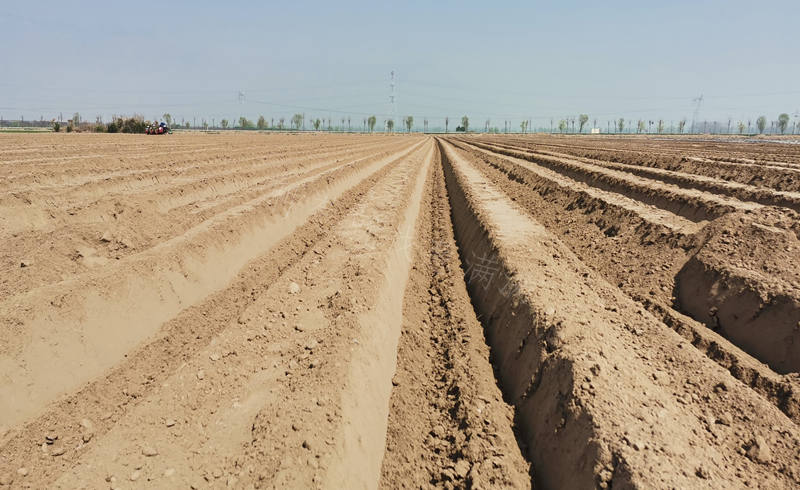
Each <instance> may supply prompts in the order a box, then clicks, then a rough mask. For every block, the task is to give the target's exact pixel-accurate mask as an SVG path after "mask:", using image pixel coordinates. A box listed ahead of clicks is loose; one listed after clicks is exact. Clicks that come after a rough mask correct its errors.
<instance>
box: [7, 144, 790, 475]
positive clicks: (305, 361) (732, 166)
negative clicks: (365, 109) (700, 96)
mask: <svg viewBox="0 0 800 490" xmlns="http://www.w3.org/2000/svg"><path fill="white" fill-rule="evenodd" d="M798 210H800V149H798V148H796V147H793V146H792V145H781V144H777V143H770V142H764V141H758V142H755V143H747V142H743V141H737V140H725V141H721V140H720V141H705V140H702V139H699V138H693V137H687V138H656V137H602V138H601V137H589V136H587V137H560V136H544V135H536V136H519V135H517V136H500V135H493V136H488V135H482V136H457V137H455V136H452V137H451V136H448V137H428V136H407V135H396V136H383V135H336V134H303V135H297V134H282V135H272V134H263V133H255V132H253V133H249V132H230V133H226V134H191V133H176V134H174V135H170V136H168V137H161V138H152V137H146V136H135V135H96V134H39V135H15V134H10V135H0V243H2V245H1V246H0V326H2V327H1V328H0V487H11V488H220V487H232V488H287V487H288V488H365V487H366V488H377V487H381V488H427V487H438V488H498V487H505V488H524V487H539V488H592V487H599V488H623V487H624V488H740V487H761V488H796V487H798V486H800V454H799V453H798V451H797V448H798V447H800V429H798V424H800V375H798V371H800V351H798V350H797V349H798V346H800V334H798V332H799V331H800V329H799V328H798V325H800V323H799V322H800V293H798V290H800V277H799V276H798V270H800V267H798V266H799V265H800V264H798V259H797V250H798V249H799V248H800V238H799V237H800V218H799V217H798V213H797V211H798Z"/></svg>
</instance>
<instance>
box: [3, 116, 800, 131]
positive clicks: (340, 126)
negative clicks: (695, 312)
mask: <svg viewBox="0 0 800 490" xmlns="http://www.w3.org/2000/svg"><path fill="white" fill-rule="evenodd" d="M798 118H800V114H795V115H794V120H793V119H792V116H790V115H789V114H788V113H781V114H779V115H778V116H777V117H776V118H775V119H769V118H767V116H764V115H761V116H759V117H757V118H755V119H745V120H734V119H733V118H730V119H728V120H726V121H687V118H681V119H680V120H678V121H675V120H671V121H667V120H665V119H649V118H647V119H642V118H639V119H626V118H624V117H621V118H619V119H617V120H607V121H605V126H603V122H602V121H600V125H598V120H597V119H596V118H595V119H594V120H591V124H590V117H589V114H579V115H577V116H568V117H565V118H561V119H558V120H556V119H550V124H549V126H548V125H546V124H543V125H540V126H538V127H534V126H532V124H531V122H532V119H527V120H523V121H520V122H519V130H518V132H521V133H528V132H536V131H539V132H548V131H549V132H551V133H565V134H566V133H570V134H571V133H575V134H581V133H588V132H601V133H622V134H684V133H700V134H702V133H711V134H742V135H744V134H800V119H798ZM160 121H163V122H165V123H166V124H167V125H168V126H169V127H171V128H181V129H203V130H210V129H213V130H232V129H236V130H257V131H289V130H292V131H301V130H313V131H339V132H344V131H353V130H356V131H359V130H360V131H364V132H370V133H372V132H374V131H375V128H376V127H377V126H378V122H379V121H378V118H377V116H375V115H371V116H368V117H364V118H363V119H362V121H361V125H360V127H359V125H358V122H356V124H355V126H356V127H355V128H354V127H353V124H352V123H353V121H352V119H351V117H349V116H347V117H344V116H343V117H341V118H339V119H338V120H336V121H334V120H333V118H331V117H313V116H306V114H303V113H296V114H294V115H292V117H291V118H289V119H288V120H287V118H285V117H283V116H280V117H277V118H274V117H273V118H270V119H267V118H266V117H265V116H264V115H259V116H258V118H257V119H256V120H255V122H254V121H253V120H251V119H248V118H247V117H246V116H239V117H235V118H230V119H229V118H222V119H220V120H219V121H217V120H216V119H210V120H209V119H207V118H200V120H199V121H198V120H197V118H192V120H191V121H188V120H184V119H181V120H180V121H178V120H176V119H175V118H173V116H172V115H171V114H170V113H164V114H162V115H161V116H157V117H154V118H152V119H146V118H145V116H144V115H142V114H134V115H131V116H120V115H114V116H112V117H111V120H110V121H108V122H104V121H103V118H102V117H101V116H97V117H96V118H95V120H94V121H91V120H87V119H86V118H83V117H82V116H81V114H80V113H77V112H76V113H74V114H73V115H72V117H71V118H67V119H66V120H64V118H63V117H62V116H59V118H58V119H52V120H50V121H47V120H45V119H44V117H41V118H40V119H39V120H26V119H25V118H24V117H23V116H20V117H19V119H16V120H8V119H4V118H3V117H2V115H0V127H12V128H13V127H34V128H35V127H40V128H47V127H50V128H51V129H52V130H53V131H56V132H61V131H65V132H72V131H75V132H108V133H143V132H144V130H145V128H146V127H147V125H148V124H158V123H159V122H160ZM381 122H382V125H383V126H382V127H383V131H385V132H390V133H391V132H394V131H395V128H396V126H399V127H400V128H401V129H402V130H404V131H405V132H407V133H411V132H414V131H419V130H420V128H419V127H417V128H416V129H415V126H414V122H415V119H414V116H411V115H407V116H404V117H402V118H401V119H400V120H399V121H395V120H394V119H393V118H386V119H383V120H382V121H381ZM443 122H444V127H443V128H442V127H441V126H440V127H438V128H437V127H433V128H431V125H430V121H429V119H428V118H424V119H423V120H422V128H421V129H422V131H424V132H428V131H431V130H432V131H433V132H437V131H442V129H443V130H444V132H445V133H447V132H449V131H450V130H451V129H452V128H451V127H450V118H449V117H444V118H443ZM689 122H690V123H691V124H690V125H689V127H688V128H687V123H689ZM491 123H492V121H491V119H486V120H485V123H484V124H481V125H479V126H478V128H477V130H476V129H473V128H472V127H470V120H469V117H468V116H466V115H464V116H462V117H461V124H459V125H457V126H456V127H455V131H456V132H475V131H478V132H486V133H509V132H515V131H514V128H515V126H514V125H513V124H512V121H510V120H505V121H502V125H501V127H498V126H492V124H491Z"/></svg>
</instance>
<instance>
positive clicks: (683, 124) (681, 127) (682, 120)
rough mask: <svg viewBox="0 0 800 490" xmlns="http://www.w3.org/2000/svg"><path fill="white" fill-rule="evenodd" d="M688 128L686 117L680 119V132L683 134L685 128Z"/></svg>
mask: <svg viewBox="0 0 800 490" xmlns="http://www.w3.org/2000/svg"><path fill="white" fill-rule="evenodd" d="M684 128H686V118H685V117H684V118H683V119H681V120H680V121H678V132H679V133H680V134H683V130H684Z"/></svg>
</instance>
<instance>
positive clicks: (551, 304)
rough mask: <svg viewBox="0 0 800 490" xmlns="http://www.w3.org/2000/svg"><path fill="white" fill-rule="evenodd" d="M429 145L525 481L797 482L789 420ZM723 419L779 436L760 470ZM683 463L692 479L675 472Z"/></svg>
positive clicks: (463, 164)
mask: <svg viewBox="0 0 800 490" xmlns="http://www.w3.org/2000/svg"><path fill="white" fill-rule="evenodd" d="M441 144H442V147H443V153H444V160H445V174H446V178H447V184H448V191H449V195H450V201H451V205H452V207H453V215H454V227H455V232H456V238H457V240H458V242H459V249H460V253H461V257H462V260H463V261H464V262H465V264H466V265H467V270H468V271H469V270H474V271H478V270H480V271H481V275H480V276H472V277H469V276H468V286H469V290H470V295H471V297H472V300H473V304H474V305H475V308H476V310H477V311H478V312H479V314H480V315H481V317H482V318H483V321H484V325H485V328H486V329H487V338H488V341H489V343H490V345H491V346H492V349H493V360H494V364H495V369H496V371H497V372H498V376H499V378H500V383H501V385H502V387H503V391H504V393H505V394H506V397H507V399H508V400H509V401H511V402H512V403H513V404H514V405H515V408H516V413H517V420H518V423H519V424H520V425H521V427H522V430H523V438H524V441H525V443H526V444H527V446H528V456H529V458H530V459H531V461H532V463H533V467H534V474H535V475H536V481H537V483H540V484H542V485H543V486H544V487H547V488H550V487H558V488H592V487H597V486H599V487H602V488H614V487H631V488H636V487H639V488H654V487H658V488H664V487H673V486H674V487H678V488H680V487H694V486H701V485H703V484H704V483H703V482H702V480H703V479H705V478H711V479H712V480H713V481H714V482H715V485H720V486H723V487H724V486H740V485H745V484H746V482H749V480H750V478H751V477H756V478H758V479H759V481H760V482H761V484H763V485H767V486H775V487H791V486H795V485H798V484H800V479H798V478H800V473H797V470H796V469H795V467H796V466H797V465H798V462H797V460H796V459H795V456H796V454H795V444H796V443H795V442H794V441H798V440H800V439H798V437H800V433H799V432H798V429H797V426H796V425H795V424H794V423H793V422H791V421H790V420H789V419H788V418H787V417H785V415H784V414H783V413H781V412H780V411H779V410H778V409H777V408H776V407H775V406H773V405H771V404H769V403H768V402H767V401H766V400H764V399H763V398H761V397H759V396H757V395H755V394H754V393H753V391H752V390H751V389H750V388H749V387H747V386H745V385H743V384H741V383H739V382H738V381H735V380H733V379H732V378H731V377H730V375H729V374H728V372H727V371H725V370H723V369H722V368H721V367H719V366H718V365H717V364H715V363H714V362H712V361H710V360H709V359H708V358H706V357H705V356H704V355H702V354H701V353H700V352H698V351H697V350H696V349H693V348H691V347H690V346H689V344H687V343H686V342H685V341H684V340H683V339H682V338H681V337H680V336H678V335H677V334H676V333H675V332H674V331H673V330H671V329H670V328H668V327H666V326H665V325H663V324H662V323H661V322H660V321H658V320H657V319H656V318H655V317H653V316H652V315H650V314H649V313H648V312H646V311H645V310H644V309H642V308H641V306H638V305H637V304H636V303H635V302H634V301H633V300H631V299H630V298H628V297H626V296H624V295H623V294H622V293H621V292H620V291H619V290H618V289H617V288H615V287H613V286H611V285H609V284H608V283H607V282H605V281H604V280H602V279H601V278H599V277H598V276H597V274H596V273H594V272H593V271H591V269H589V268H587V267H586V266H585V265H584V264H582V263H581V262H580V260H579V259H578V258H577V257H576V256H575V255H574V254H573V253H572V252H571V251H570V250H569V249H568V248H567V247H565V246H564V245H563V244H562V243H561V242H560V241H559V240H558V239H557V238H556V237H555V236H553V235H552V234H551V233H550V232H549V231H547V229H546V228H545V227H543V226H542V225H540V224H539V223H537V222H535V221H533V220H531V219H530V218H528V217H526V216H525V215H524V214H522V213H521V212H520V211H519V210H518V209H517V208H516V206H515V204H513V201H511V200H510V199H509V198H508V197H506V196H505V195H504V194H503V193H502V192H500V191H499V190H498V189H496V188H495V187H494V186H493V185H492V184H490V183H489V182H488V181H487V180H486V179H484V178H482V177H481V175H480V172H479V171H478V170H477V169H476V168H475V166H474V164H472V163H470V162H468V161H467V160H465V159H463V158H462V157H460V156H458V155H457V154H456V153H455V150H454V149H453V148H452V147H451V146H450V145H449V144H448V143H446V142H442V143H441ZM487 265H488V266H491V267H492V269H489V272H490V273H487V268H486V267H487ZM720 386H724V389H721V388H720ZM623 393H624V395H622V394H623ZM721 411H724V412H725V413H727V414H729V415H731V414H733V415H732V416H733V418H734V419H735V423H736V426H737V427H739V428H741V429H744V430H745V431H746V432H747V433H749V434H754V433H755V434H768V435H770V434H775V433H776V430H777V432H780V433H782V434H786V438H785V439H776V437H775V436H771V438H770V440H771V441H772V443H773V445H772V446H771V447H772V449H773V450H774V452H773V453H772V458H773V459H772V460H770V462H769V463H767V465H766V466H765V465H762V464H759V463H757V462H755V461H753V460H752V459H750V458H749V457H748V456H746V455H745V454H744V451H742V446H741V440H740V439H739V438H738V437H730V436H729V435H726V434H727V432H725V429H722V431H721V430H720V428H719V427H718V425H717V422H716V420H718V417H719V416H720V415H719V414H720V413H721ZM727 416H728V415H726V416H725V417H727ZM768 437H769V436H768ZM678 447H680V448H681V449H680V450H678V449H677V448H678ZM687 461H691V462H692V463H690V464H691V465H696V471H695V472H694V473H692V472H688V471H682V472H681V471H680V468H685V467H686V462H687ZM589 462H590V463H589ZM587 463H588V464H587ZM783 465H787V466H783ZM779 467H784V468H789V467H791V468H792V469H791V470H790V471H785V472H779V471H777V468H779Z"/></svg>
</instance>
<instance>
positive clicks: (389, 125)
mask: <svg viewBox="0 0 800 490" xmlns="http://www.w3.org/2000/svg"><path fill="white" fill-rule="evenodd" d="M386 129H388V130H389V132H390V133H391V132H394V119H387V120H386Z"/></svg>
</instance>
